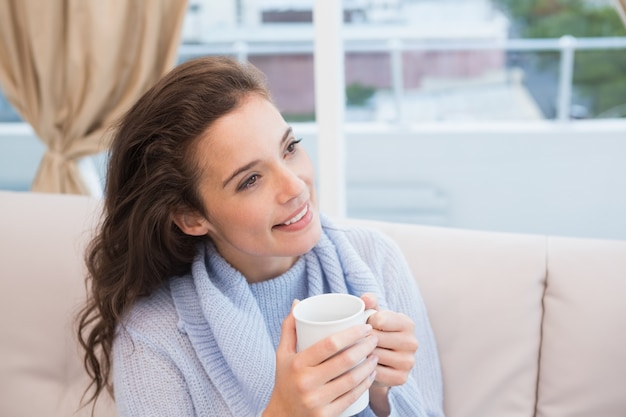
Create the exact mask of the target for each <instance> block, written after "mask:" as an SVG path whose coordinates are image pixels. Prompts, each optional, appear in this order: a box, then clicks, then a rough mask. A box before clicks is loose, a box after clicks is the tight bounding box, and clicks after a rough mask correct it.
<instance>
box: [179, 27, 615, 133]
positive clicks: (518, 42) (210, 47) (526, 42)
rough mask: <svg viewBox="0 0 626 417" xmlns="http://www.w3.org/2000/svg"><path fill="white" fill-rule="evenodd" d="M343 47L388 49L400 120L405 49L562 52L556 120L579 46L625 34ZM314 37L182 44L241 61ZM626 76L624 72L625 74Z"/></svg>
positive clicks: (563, 110)
mask: <svg viewBox="0 0 626 417" xmlns="http://www.w3.org/2000/svg"><path fill="white" fill-rule="evenodd" d="M343 48H344V51H345V52H346V53H348V52H386V53H389V54H390V58H391V59H390V60H389V63H390V67H391V68H390V73H391V74H392V79H391V90H392V92H393V94H394V102H395V105H396V114H398V116H399V119H400V121H401V122H404V120H403V118H402V116H403V113H402V105H401V103H402V96H403V91H404V87H403V79H404V74H403V65H402V53H403V52H406V51H421V52H429V51H431V52H447V51H481V50H482V51H485V50H501V51H504V52H547V51H552V52H559V53H560V66H559V68H560V70H559V88H558V93H557V98H556V107H557V120H559V121H562V122H564V121H568V120H570V106H571V97H572V87H573V85H572V81H573V76H574V57H575V54H576V52H577V51H583V50H610V49H623V50H626V37H604V38H575V37H573V36H563V37H561V38H556V39H493V40H468V41H463V40H451V41H431V40H428V41H425V40H417V39H411V38H410V37H407V36H404V37H400V36H398V37H394V38H390V39H380V38H368V37H366V36H364V35H358V36H347V37H346V39H345V41H344V44H343ZM313 49H314V45H313V39H312V38H311V40H309V41H307V40H304V39H297V40H294V41H285V40H284V39H283V40H282V41H280V42H279V41H278V40H277V41H276V42H270V41H269V40H268V39H262V40H258V41H257V40H254V39H242V38H238V39H237V40H234V41H232V42H228V41H223V40H222V41H220V42H216V43H205V44H193V45H192V44H183V45H181V47H180V50H179V52H180V55H181V56H183V57H184V56H198V55H232V56H235V57H237V58H238V59H239V60H240V61H246V60H247V59H248V57H249V56H251V55H290V54H313ZM624 76H625V77H626V74H625V75H624Z"/></svg>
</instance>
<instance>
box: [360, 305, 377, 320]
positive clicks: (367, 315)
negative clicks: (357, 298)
mask: <svg viewBox="0 0 626 417" xmlns="http://www.w3.org/2000/svg"><path fill="white" fill-rule="evenodd" d="M374 313H378V310H374V309H373V308H370V309H367V310H365V311H364V312H363V314H365V323H367V319H369V318H370V317H371V316H372V314H374Z"/></svg>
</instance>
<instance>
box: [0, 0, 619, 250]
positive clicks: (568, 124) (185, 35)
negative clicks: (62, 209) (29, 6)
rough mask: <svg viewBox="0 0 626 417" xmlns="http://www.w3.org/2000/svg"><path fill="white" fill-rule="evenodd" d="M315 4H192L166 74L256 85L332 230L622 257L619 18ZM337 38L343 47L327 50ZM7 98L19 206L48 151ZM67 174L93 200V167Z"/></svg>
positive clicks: (467, 0) (5, 173) (577, 3)
mask: <svg viewBox="0 0 626 417" xmlns="http://www.w3.org/2000/svg"><path fill="white" fill-rule="evenodd" d="M318 2H319V3H321V2H322V0H317V1H316V0H220V1H219V2H217V1H210V0H189V1H188V2H187V4H186V8H185V11H184V17H183V20H182V24H181V27H180V43H179V44H178V45H177V50H176V62H178V63H180V62H184V61H185V60H188V59H191V58H193V57H197V56H204V55H230V56H234V57H237V58H238V59H240V60H242V61H249V62H251V63H253V64H254V65H256V66H257V67H259V68H260V69H261V70H262V71H263V72H264V73H265V74H266V75H267V78H268V82H269V86H270V89H271V92H272V94H273V98H274V100H275V103H276V105H277V106H278V108H279V110H280V111H281V112H282V114H283V116H284V117H285V119H286V120H287V121H288V122H289V123H290V124H291V125H292V126H293V128H294V131H295V133H296V135H297V136H301V137H303V138H304V139H305V140H304V141H303V144H304V146H305V147H306V148H307V150H308V151H309V153H310V154H311V156H312V158H313V160H314V162H315V164H316V166H317V168H318V175H319V173H320V172H330V173H331V174H330V178H329V177H327V178H326V179H325V180H324V181H322V183H321V185H320V186H322V187H323V188H324V189H323V192H322V196H323V198H325V199H326V200H322V207H327V208H328V211H331V214H334V215H338V216H343V215H347V216H350V217H358V218H369V219H377V220H389V221H402V222H410V223H418V224H427V225H436V226H445V227H458V228H471V229H482V230H493V231H502V232H518V233H540V234H553V235H564V236H579V237H597V238H614V239H626V216H625V213H626V26H625V22H626V18H624V10H623V7H624V3H620V2H619V1H617V0H615V1H613V0H595V1H594V0H585V1H583V0H523V1H522V0H344V1H343V2H341V3H340V4H339V6H338V7H336V8H334V7H328V6H321V5H320V4H319V3H318ZM327 3H332V2H327ZM322 11H323V12H322ZM337 21H339V22H340V23H339V28H340V35H339V36H336V34H334V33H333V32H332V30H329V31H328V33H325V30H324V28H326V27H330V28H331V29H332V27H333V25H334V24H335V22H337ZM325 36H333V38H332V39H325V38H324V37H325ZM324 42H327V43H326V44H325V45H331V47H330V49H333V50H336V51H339V52H340V55H339V58H335V60H334V61H333V57H332V53H330V54H329V56H330V59H331V65H329V66H327V67H324V71H329V74H330V77H329V76H328V74H321V73H320V70H319V69H317V71H316V65H315V60H316V59H317V57H316V54H323V53H324V50H325V49H323V48H322V49H320V48H319V46H320V44H324ZM328 42H330V43H328ZM333 42H334V43H333ZM316 45H317V47H316ZM335 48H336V49H335ZM330 52H333V51H330ZM336 72H340V74H336ZM333 75H339V76H338V77H335V78H334V79H336V80H339V84H336V83H335V84H324V83H326V82H327V79H328V78H333ZM1 80H2V79H1V78H0V81H1ZM109 82H111V81H109ZM316 84H317V87H318V88H337V89H338V90H339V91H337V92H336V93H337V95H336V96H337V97H340V99H339V100H340V102H339V103H338V102H337V100H336V99H333V97H335V96H334V95H333V94H327V95H324V94H320V92H319V91H316ZM337 86H338V87H337ZM2 88H3V86H2V84H1V83H0V189H5V190H19V191H24V190H29V189H30V188H31V184H32V183H33V179H34V177H35V175H36V173H37V170H38V166H39V164H40V161H41V159H42V156H43V155H44V152H45V150H46V145H44V143H43V142H42V141H41V140H40V138H38V136H37V135H36V134H35V130H34V129H33V128H32V127H31V124H29V123H27V122H25V121H24V120H23V118H22V116H20V114H19V113H18V111H17V110H16V109H15V107H14V106H13V105H12V104H11V103H10V100H8V99H7V97H6V95H3V94H2ZM7 91H8V90H7ZM329 97H330V98H329ZM319 100H324V102H319ZM338 107H339V108H340V111H339V112H338V114H340V116H341V117H340V119H339V122H338V123H339V128H338V129H337V132H338V135H336V138H334V139H331V140H336V141H337V142H338V143H340V145H341V146H340V147H337V148H336V149H339V150H340V152H339V155H335V154H333V150H332V149H333V148H328V147H320V146H319V145H320V143H319V141H320V137H319V132H320V131H321V126H320V123H321V122H322V118H321V115H320V114H319V112H320V109H336V108H338ZM316 113H317V117H316ZM327 140H328V139H327ZM337 164H339V165H340V166H337ZM79 167H80V170H81V175H82V176H83V179H84V180H85V182H87V183H89V190H90V192H91V193H92V194H94V195H97V196H100V195H102V192H103V189H104V175H105V171H106V151H103V152H99V153H96V154H95V155H90V156H88V157H85V158H81V159H80V161H79ZM329 195H330V196H335V197H336V198H337V199H338V201H339V203H338V204H333V203H332V202H331V204H327V205H326V206H325V204H326V203H327V202H328V201H329V200H331V199H332V198H334V197H332V198H329V197H324V196H329ZM0 209H1V208H0Z"/></svg>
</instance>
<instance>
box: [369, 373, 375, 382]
mask: <svg viewBox="0 0 626 417" xmlns="http://www.w3.org/2000/svg"><path fill="white" fill-rule="evenodd" d="M369 378H370V381H373V380H375V379H376V371H374V372H372V373H371V374H370V377H369Z"/></svg>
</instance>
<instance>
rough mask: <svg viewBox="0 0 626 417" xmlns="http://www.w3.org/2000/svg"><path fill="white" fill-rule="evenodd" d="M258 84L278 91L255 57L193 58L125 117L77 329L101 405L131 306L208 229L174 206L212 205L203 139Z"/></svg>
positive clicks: (188, 258) (184, 264) (90, 398)
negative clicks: (181, 220) (202, 161)
mask: <svg viewBox="0 0 626 417" xmlns="http://www.w3.org/2000/svg"><path fill="white" fill-rule="evenodd" d="M250 94H258V95H261V96H262V97H265V98H267V99H268V100H269V99H270V94H269V91H268V89H267V87H266V83H265V77H264V75H263V74H262V73H261V72H260V71H259V70H257V69H256V68H255V67H254V66H252V65H249V64H247V65H246V64H240V63H238V62H236V61H234V60H232V59H230V58H226V57H205V58H198V59H193V60H190V61H187V62H185V63H183V64H181V65H179V66H177V67H176V68H174V69H173V70H172V71H171V72H169V73H168V74H167V75H165V76H164V77H163V78H162V79H161V80H160V81H159V82H157V83H156V84H155V85H154V86H153V87H152V88H151V89H150V90H148V91H147V92H146V93H145V94H144V95H143V96H142V97H141V98H140V99H139V100H138V101H137V102H136V104H135V105H134V106H133V107H132V108H131V109H130V110H129V111H128V112H127V113H126V114H125V115H124V116H123V118H122V119H121V121H120V122H119V124H118V126H117V129H116V131H115V135H114V138H113V142H112V146H111V150H110V157H109V163H108V170H107V177H106V185H105V199H104V207H103V214H102V216H103V218H102V219H101V223H100V226H99V228H98V230H97V233H96V235H95V237H94V238H93V240H92V241H91V242H90V245H89V247H88V248H87V252H86V255H85V263H86V265H87V288H88V297H87V302H86V304H85V305H84V306H83V308H82V309H81V311H80V313H79V315H78V339H79V342H80V344H81V346H82V348H83V349H84V365H85V368H86V370H87V372H88V374H89V376H90V378H91V383H90V385H89V387H88V388H87V391H86V392H85V395H86V403H90V402H93V405H95V401H96V400H97V398H98V396H99V395H100V394H101V393H102V392H103V390H106V391H108V392H109V393H110V394H111V395H112V392H113V387H112V382H111V379H110V373H111V365H112V363H111V349H112V346H113V339H114V337H115V331H116V327H117V326H118V324H119V323H120V321H121V319H122V317H123V315H124V314H125V312H126V311H128V309H129V308H130V307H131V306H132V305H133V303H134V302H135V301H136V300H137V299H138V298H139V297H144V296H148V295H150V294H151V293H152V292H154V291H155V289H157V288H158V287H159V286H161V285H162V284H163V283H164V282H165V281H167V279H168V278H170V277H172V276H175V275H180V274H184V273H186V272H187V271H188V270H189V268H190V265H191V262H192V260H193V257H194V255H195V252H196V245H197V242H198V240H199V239H202V238H199V237H195V236H189V235H186V234H184V233H183V232H181V231H180V229H178V227H177V226H176V225H174V222H173V215H174V213H176V212H180V211H185V210H189V211H197V212H200V213H203V214H205V213H206V210H205V208H204V207H203V204H202V200H201V199H200V197H199V195H198V182H199V172H200V170H199V169H198V165H199V164H198V162H199V161H196V160H195V159H194V148H195V144H196V142H197V139H198V138H200V137H202V136H203V134H204V133H205V132H206V131H207V129H208V128H209V127H210V126H211V125H212V123H214V122H215V121H216V120H217V119H219V118H220V117H222V116H224V115H226V114H228V113H229V112H231V111H233V110H234V109H235V108H237V106H238V105H239V103H240V102H241V101H242V99H243V98H244V97H246V96H248V95H250ZM89 393H90V395H88V394H89Z"/></svg>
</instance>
